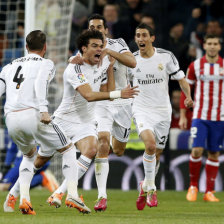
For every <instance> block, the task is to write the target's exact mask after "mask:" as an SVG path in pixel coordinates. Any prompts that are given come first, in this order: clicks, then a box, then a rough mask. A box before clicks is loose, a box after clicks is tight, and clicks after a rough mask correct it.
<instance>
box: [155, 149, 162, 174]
mask: <svg viewBox="0 0 224 224" xmlns="http://www.w3.org/2000/svg"><path fill="white" fill-rule="evenodd" d="M162 153H163V149H159V148H156V170H155V176H156V175H157V173H158V172H159V167H160V156H161V155H162Z"/></svg>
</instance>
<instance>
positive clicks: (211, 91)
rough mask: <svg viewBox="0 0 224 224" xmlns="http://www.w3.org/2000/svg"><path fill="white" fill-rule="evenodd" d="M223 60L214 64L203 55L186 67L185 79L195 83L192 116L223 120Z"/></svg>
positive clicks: (219, 59)
mask: <svg viewBox="0 0 224 224" xmlns="http://www.w3.org/2000/svg"><path fill="white" fill-rule="evenodd" d="M223 65H224V61H223V58H221V57H219V58H218V60H217V62H216V63H214V64H211V63H209V62H208V61H207V60H206V57H205V56H203V57H202V58H199V59H197V60H195V61H194V62H192V63H191V64H190V66H189V67H188V71H187V81H188V82H189V84H195V87H196V88H195V94H194V111H193V118H194V119H196V118H199V119H202V120H212V121H224V83H223V81H224V67H223Z"/></svg>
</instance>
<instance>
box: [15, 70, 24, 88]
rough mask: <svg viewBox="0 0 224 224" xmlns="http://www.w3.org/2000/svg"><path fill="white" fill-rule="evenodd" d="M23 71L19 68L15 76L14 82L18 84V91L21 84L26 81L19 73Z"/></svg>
mask: <svg viewBox="0 0 224 224" xmlns="http://www.w3.org/2000/svg"><path fill="white" fill-rule="evenodd" d="M21 69H22V66H19V67H18V68H17V70H16V74H15V76H14V78H13V82H16V83H17V85H16V89H19V87H20V84H21V83H22V82H23V81H24V78H23V74H20V76H19V72H20V70H21Z"/></svg>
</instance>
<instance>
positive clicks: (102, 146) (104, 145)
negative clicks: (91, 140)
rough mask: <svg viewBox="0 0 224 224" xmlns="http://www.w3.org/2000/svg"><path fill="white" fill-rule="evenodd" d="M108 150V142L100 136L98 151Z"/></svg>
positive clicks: (107, 151)
mask: <svg viewBox="0 0 224 224" xmlns="http://www.w3.org/2000/svg"><path fill="white" fill-rule="evenodd" d="M109 150H110V143H109V142H108V141H107V139H105V138H102V139H99V144H98V151H99V152H100V153H104V152H105V153H109Z"/></svg>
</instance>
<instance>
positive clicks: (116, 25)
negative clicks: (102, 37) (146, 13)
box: [103, 4, 130, 41]
mask: <svg viewBox="0 0 224 224" xmlns="http://www.w3.org/2000/svg"><path fill="white" fill-rule="evenodd" d="M103 16H104V18H105V20H106V23H107V27H108V35H107V36H108V37H109V38H114V39H116V38H120V37H122V38H123V39H124V40H125V41H127V40H129V39H130V32H129V26H127V24H128V21H127V20H125V19H119V17H118V16H119V6H118V5H116V4H106V5H105V6H104V9H103Z"/></svg>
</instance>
